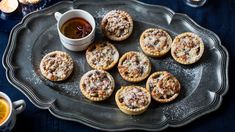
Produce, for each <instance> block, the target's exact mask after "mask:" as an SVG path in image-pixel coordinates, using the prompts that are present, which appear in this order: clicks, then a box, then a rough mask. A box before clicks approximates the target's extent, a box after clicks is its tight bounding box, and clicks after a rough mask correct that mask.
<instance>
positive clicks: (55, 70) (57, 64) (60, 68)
mask: <svg viewBox="0 0 235 132" xmlns="http://www.w3.org/2000/svg"><path fill="white" fill-rule="evenodd" d="M73 67H74V64H73V60H72V58H71V57H70V56H69V54H67V53H66V52H62V51H53V52H50V53H48V54H46V55H45V56H44V57H43V58H42V60H41V63H40V71H41V73H42V75H43V76H44V77H45V78H47V79H48V80H51V81H63V80H65V79H67V78H68V77H69V76H70V74H71V73H72V71H73Z"/></svg>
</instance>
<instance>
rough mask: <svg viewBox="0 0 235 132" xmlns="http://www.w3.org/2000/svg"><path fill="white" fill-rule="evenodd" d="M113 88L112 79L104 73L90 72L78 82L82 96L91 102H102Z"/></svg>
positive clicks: (98, 71)
mask: <svg viewBox="0 0 235 132" xmlns="http://www.w3.org/2000/svg"><path fill="white" fill-rule="evenodd" d="M114 87H115V83H114V79H113V77H112V76H111V75H110V74H109V73H108V72H106V71H102V70H91V71H88V72H87V73H85V74H84V75H83V76H82V78H81V80H80V90H81V92H82V94H83V95H84V96H85V97H86V98H87V99H89V100H91V101H102V100H105V99H107V98H108V97H110V96H111V94H112V93H113V90H114Z"/></svg>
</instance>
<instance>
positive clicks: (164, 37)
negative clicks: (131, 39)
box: [140, 28, 172, 57]
mask: <svg viewBox="0 0 235 132" xmlns="http://www.w3.org/2000/svg"><path fill="white" fill-rule="evenodd" d="M171 43H172V39H171V36H170V35H169V34H168V33H167V32H166V31H164V30H162V29H157V28H149V29H147V30H145V31H144V32H143V33H142V34H141V36H140V47H141V49H142V50H143V52H144V53H145V54H146V55H148V56H151V57H161V56H163V55H165V54H166V53H167V52H168V51H169V50H170V49H171Z"/></svg>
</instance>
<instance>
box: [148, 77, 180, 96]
mask: <svg viewBox="0 0 235 132" xmlns="http://www.w3.org/2000/svg"><path fill="white" fill-rule="evenodd" d="M179 90H180V84H179V81H178V80H177V79H176V78H175V77H174V76H173V75H171V74H165V75H164V76H161V77H160V78H158V81H157V83H154V89H153V91H152V95H153V96H156V97H159V98H161V99H168V98H170V97H172V96H173V95H175V94H176V93H179Z"/></svg>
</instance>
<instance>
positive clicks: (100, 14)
mask: <svg viewBox="0 0 235 132" xmlns="http://www.w3.org/2000/svg"><path fill="white" fill-rule="evenodd" d="M108 12H109V11H108V10H107V9H105V8H101V9H100V10H98V11H96V15H97V16H96V17H98V18H103V17H104V16H105V15H106V14H107V13H108Z"/></svg>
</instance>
